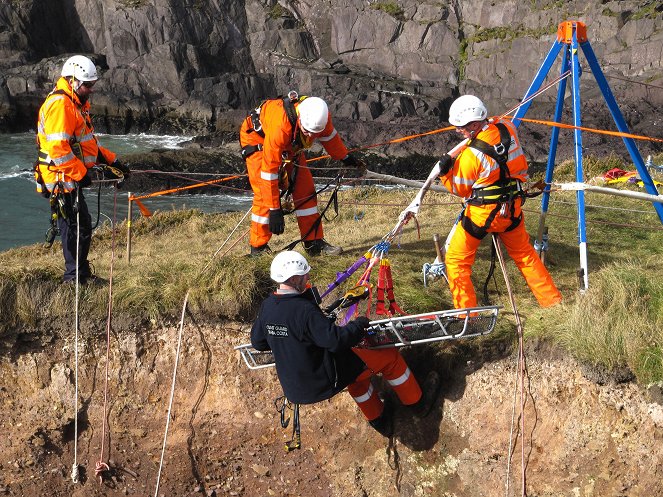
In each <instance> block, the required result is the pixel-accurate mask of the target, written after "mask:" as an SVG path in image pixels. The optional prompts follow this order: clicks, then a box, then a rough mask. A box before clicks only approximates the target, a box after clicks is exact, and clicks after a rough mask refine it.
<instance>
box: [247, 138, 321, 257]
mask: <svg viewBox="0 0 663 497" xmlns="http://www.w3.org/2000/svg"><path fill="white" fill-rule="evenodd" d="M299 157H300V159H299V164H298V167H297V171H296V173H294V181H295V186H294V188H293V190H292V198H293V201H294V204H295V215H296V216H297V224H298V226H299V232H300V234H301V236H302V237H305V240H317V239H318V238H322V237H323V236H324V235H323V230H322V223H321V222H319V221H318V219H319V218H320V214H319V213H318V199H317V196H316V194H315V184H314V183H313V175H312V174H311V170H310V169H309V168H308V166H307V165H306V160H305V159H304V157H303V155H300V156H299ZM262 162H263V160H262V151H257V152H255V153H253V154H251V155H250V156H249V157H248V158H247V159H246V168H247V170H248V173H249V183H251V189H252V190H253V205H252V207H251V235H250V240H249V243H250V244H251V245H252V246H253V247H261V246H262V245H265V244H266V243H267V242H269V240H270V239H271V238H272V232H271V231H269V208H270V205H272V202H271V199H264V198H263V193H262V192H263V191H264V189H261V188H260V182H263V181H265V180H264V179H263V178H262V177H261V176H260V170H261V169H260V168H261V165H262ZM294 169H295V168H294V167H293V165H292V164H289V165H288V166H287V167H286V171H287V173H288V177H289V178H290V181H292V179H293V170H294ZM316 223H317V228H316V229H311V228H312V226H314V225H315V224H316ZM309 230H310V233H309ZM307 233H308V234H307Z"/></svg>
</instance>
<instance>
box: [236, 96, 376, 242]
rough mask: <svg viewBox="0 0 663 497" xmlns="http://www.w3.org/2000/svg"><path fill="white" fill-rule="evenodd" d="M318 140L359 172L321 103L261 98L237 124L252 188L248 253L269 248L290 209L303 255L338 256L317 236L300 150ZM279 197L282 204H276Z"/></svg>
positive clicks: (311, 189) (314, 210)
mask: <svg viewBox="0 0 663 497" xmlns="http://www.w3.org/2000/svg"><path fill="white" fill-rule="evenodd" d="M316 140H317V141H319V142H320V143H321V144H322V146H323V147H324V148H325V150H326V151H327V153H328V154H329V155H330V156H331V157H332V159H335V160H341V161H343V163H344V164H345V165H346V166H348V167H353V168H357V169H359V170H362V169H365V166H364V164H363V162H362V161H361V160H359V159H357V158H355V157H354V156H353V155H351V154H348V149H347V148H346V146H345V144H344V143H343V140H341V137H340V135H339V134H338V133H337V132H336V129H335V128H334V124H333V123H332V119H331V115H330V113H329V109H328V107H327V103H326V102H325V101H324V100H323V99H321V98H318V97H304V96H302V97H300V96H298V95H297V92H294V91H292V92H290V94H289V96H287V97H284V98H276V99H271V100H266V101H265V102H263V103H262V104H261V105H260V106H259V107H257V108H256V109H254V110H253V111H251V113H250V114H249V115H248V117H247V118H246V119H245V120H244V122H243V123H242V126H241V129H240V134H239V142H240V146H241V147H242V158H243V159H244V160H245V161H246V168H247V172H248V175H249V182H250V183H251V189H252V190H253V206H252V208H251V235H250V244H251V254H252V255H255V254H259V253H261V252H263V251H265V250H269V247H268V246H267V242H269V240H270V239H271V237H272V235H273V234H274V235H280V234H282V233H283V232H284V231H285V220H284V217H283V215H284V210H285V211H286V212H292V211H294V213H295V215H296V216H297V224H298V225H299V232H300V234H301V240H302V241H303V243H304V248H305V250H306V252H307V253H308V254H309V255H320V254H325V255H338V254H340V253H341V252H343V249H342V248H341V247H336V246H333V245H330V244H329V243H327V241H325V239H324V238H323V230H322V222H321V221H322V219H321V217H320V214H319V213H318V200H317V194H316V191H315V185H314V183H313V176H312V174H311V170H310V169H309V168H308V166H307V165H306V158H305V156H304V153H303V151H304V150H305V149H307V148H310V147H311V146H312V145H313V143H314V142H315V141H316ZM281 199H283V203H282V202H281Z"/></svg>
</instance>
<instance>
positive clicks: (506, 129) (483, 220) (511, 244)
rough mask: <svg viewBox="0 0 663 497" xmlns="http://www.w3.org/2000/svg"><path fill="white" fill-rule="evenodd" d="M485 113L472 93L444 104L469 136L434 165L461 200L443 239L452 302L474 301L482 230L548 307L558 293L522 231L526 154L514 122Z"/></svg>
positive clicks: (469, 304) (459, 128) (558, 299)
mask: <svg viewBox="0 0 663 497" xmlns="http://www.w3.org/2000/svg"><path fill="white" fill-rule="evenodd" d="M487 116H488V111H487V109H486V106H485V105H484V103H483V102H482V101H481V100H480V99H479V98H477V97H475V96H474V95H463V96H461V97H459V98H458V99H456V100H455V101H454V102H453V103H452V104H451V107H450V108H449V122H450V123H451V124H452V125H453V126H455V127H456V132H457V133H459V134H460V135H462V136H463V137H464V138H465V139H468V140H470V141H469V143H468V144H467V147H466V148H465V149H464V150H463V151H462V152H460V154H459V155H458V156H456V158H455V159H452V158H451V157H450V156H449V154H445V155H444V157H443V158H442V159H441V160H440V161H439V162H438V164H436V167H439V168H440V173H439V174H440V179H441V181H442V183H443V184H444V186H445V187H446V188H447V189H448V190H449V191H450V192H452V193H454V194H455V195H458V196H460V197H462V198H463V199H464V209H463V212H462V214H461V215H460V217H459V219H458V221H457V222H456V224H455V225H454V227H453V228H452V230H451V233H450V234H449V237H448V238H447V244H446V249H447V250H446V256H445V264H446V270H447V277H448V279H449V286H450V288H451V293H452V295H453V300H454V306H455V307H456V308H468V307H476V306H477V298H476V294H475V291H474V286H473V285H472V281H471V275H472V265H473V264H474V259H475V256H476V251H477V249H478V247H479V244H480V243H481V240H482V239H483V238H484V237H485V236H486V235H487V234H488V233H496V234H497V235H498V236H499V238H500V240H501V241H502V242H503V243H504V246H505V247H506V250H507V252H508V253H509V255H510V256H511V258H512V259H513V260H514V261H515V263H516V265H517V266H518V269H519V270H520V272H521V274H522V275H523V276H524V277H525V280H526V281H527V284H528V285H529V287H530V289H531V290H532V293H533V294H534V296H535V297H536V299H537V300H538V302H539V304H540V305H541V306H542V307H550V306H553V305H555V304H557V303H559V302H561V300H562V295H561V294H560V292H559V290H558V289H557V287H556V286H555V284H554V283H553V281H552V278H551V277H550V273H549V272H548V270H547V269H546V267H545V266H544V264H543V262H541V259H540V258H539V256H538V255H537V253H536V251H535V250H534V247H532V244H531V243H530V237H529V234H528V233H527V231H526V230H525V221H524V215H523V212H522V204H523V202H524V200H525V195H524V192H523V189H522V183H523V182H525V181H527V180H528V178H529V176H528V164H527V159H526V158H525V154H524V153H523V150H522V148H521V147H520V141H519V139H518V135H517V134H516V128H515V126H514V125H513V124H512V123H511V122H510V121H506V120H501V119H500V120H498V121H489V120H488V119H487ZM403 215H407V213H405V211H404V213H403V214H401V216H403Z"/></svg>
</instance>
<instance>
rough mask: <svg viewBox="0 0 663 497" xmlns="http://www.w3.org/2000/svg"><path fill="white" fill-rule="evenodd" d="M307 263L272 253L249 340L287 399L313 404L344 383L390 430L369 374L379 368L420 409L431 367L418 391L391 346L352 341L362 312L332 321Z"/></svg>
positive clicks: (433, 382)
mask: <svg viewBox="0 0 663 497" xmlns="http://www.w3.org/2000/svg"><path fill="white" fill-rule="evenodd" d="M310 270H311V267H310V266H309V264H308V262H307V261H306V259H305V258H304V256H302V255H301V254H299V253H298V252H295V251H290V250H286V251H284V252H280V253H279V254H277V255H276V256H275V257H274V259H273V260H272V265H271V271H270V273H271V274H270V276H271V278H272V280H274V281H275V282H276V283H278V285H279V286H278V288H277V290H276V292H274V293H272V294H270V295H269V296H268V297H267V299H265V301H264V302H263V303H262V306H261V308H260V312H259V314H258V317H257V319H256V321H255V323H254V324H253V328H252V329H251V344H252V345H253V347H254V348H255V349H256V350H271V351H272V352H273V354H274V359H275V362H276V372H277V374H278V377H279V381H280V383H281V386H282V387H283V393H284V394H285V396H286V398H287V399H288V400H289V401H290V402H292V403H294V404H313V403H315V402H320V401H322V400H326V399H329V398H331V397H333V396H334V395H336V394H337V393H339V392H340V391H342V390H343V389H345V388H346V387H347V389H348V392H349V393H350V395H352V398H353V399H354V401H355V402H356V403H357V405H358V406H359V408H360V409H361V411H362V413H363V414H364V416H365V417H366V419H367V420H368V422H369V424H370V425H371V426H372V427H373V428H374V429H375V430H376V431H378V432H379V433H381V434H382V435H385V436H391V433H392V417H391V409H390V405H389V403H388V402H387V403H384V402H383V401H382V399H380V397H379V396H378V392H377V391H376V390H375V389H374V388H373V385H372V383H371V378H372V377H373V376H375V375H377V374H382V376H383V378H384V379H385V380H386V381H387V382H388V383H389V385H390V386H391V387H392V389H393V390H394V391H395V392H396V394H397V395H398V398H399V399H400V401H401V402H402V403H403V404H405V405H409V406H412V407H413V410H414V413H415V415H417V416H419V417H423V416H425V415H427V414H428V412H429V411H430V408H431V406H432V404H433V402H434V400H435V396H436V394H437V390H438V386H439V376H438V374H437V373H436V372H435V371H432V372H431V373H429V375H428V377H427V378H426V382H425V385H424V392H425V395H424V394H422V390H421V388H420V387H419V384H418V382H417V380H416V378H415V377H414V375H413V374H412V372H411V371H410V369H409V368H408V366H407V364H406V363H405V360H404V359H403V357H402V356H401V354H400V352H399V351H398V349H397V348H387V349H365V348H355V346H356V345H357V344H358V343H359V342H360V341H361V340H362V338H363V337H364V334H365V330H366V328H367V327H368V324H369V320H368V318H366V317H364V316H361V317H359V318H357V319H355V320H354V321H351V322H350V323H348V324H347V325H345V326H342V327H341V326H336V325H335V324H334V322H333V319H330V318H328V317H327V316H326V315H325V314H324V313H323V312H322V310H321V309H320V307H319V306H318V303H317V302H316V300H315V297H314V294H313V291H312V290H311V285H310V277H309V272H310Z"/></svg>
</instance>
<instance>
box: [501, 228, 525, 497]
mask: <svg viewBox="0 0 663 497" xmlns="http://www.w3.org/2000/svg"><path fill="white" fill-rule="evenodd" d="M492 238H493V245H494V247H495V253H496V254H497V259H498V260H499V262H500V267H501V269H502V274H503V275H504V283H505V284H506V289H507V293H508V294H509V301H510V303H511V307H512V309H513V315H514V316H515V318H516V332H517V335H518V367H517V368H516V376H517V379H516V384H518V386H519V387H520V434H521V437H522V440H521V444H520V449H521V481H522V493H521V495H522V496H523V497H525V495H526V479H527V475H526V469H525V386H524V378H525V375H526V374H527V373H526V369H525V349H524V346H523V345H524V344H523V323H522V321H521V320H520V313H519V312H518V307H517V306H516V299H515V297H514V295H513V291H512V290H511V282H510V281H509V276H508V274H507V272H506V264H505V262H504V255H503V253H502V246H501V245H500V241H499V238H498V236H497V235H496V234H493V235H492ZM514 393H515V392H514ZM513 406H514V408H513V411H512V417H511V435H510V436H509V451H508V452H509V455H508V457H507V475H506V482H507V483H506V496H507V497H508V495H509V474H510V466H511V452H512V447H513V427H514V424H515V423H514V419H513V417H514V415H515V394H514V404H513Z"/></svg>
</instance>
